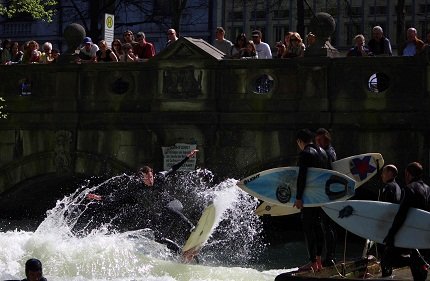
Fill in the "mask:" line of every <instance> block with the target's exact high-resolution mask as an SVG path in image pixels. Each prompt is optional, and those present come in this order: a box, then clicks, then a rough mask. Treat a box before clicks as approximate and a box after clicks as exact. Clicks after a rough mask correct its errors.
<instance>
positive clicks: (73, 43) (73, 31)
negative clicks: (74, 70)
mask: <svg viewBox="0 0 430 281" xmlns="http://www.w3.org/2000/svg"><path fill="white" fill-rule="evenodd" d="M63 34H64V39H65V40H66V42H67V50H66V52H64V53H63V54H61V55H60V57H59V59H58V62H59V63H74V62H75V59H76V56H77V54H76V53H75V50H76V49H78V48H79V46H80V45H81V43H82V41H83V40H84V37H85V35H86V32H85V28H84V27H83V26H82V25H80V24H78V23H72V24H69V25H68V26H67V27H66V28H65V29H64V33H63Z"/></svg>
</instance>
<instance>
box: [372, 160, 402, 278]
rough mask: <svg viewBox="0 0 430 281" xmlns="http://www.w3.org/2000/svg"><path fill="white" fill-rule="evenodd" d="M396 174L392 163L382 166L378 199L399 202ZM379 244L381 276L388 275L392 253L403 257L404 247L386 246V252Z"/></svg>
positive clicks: (400, 257)
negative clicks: (381, 184)
mask: <svg viewBox="0 0 430 281" xmlns="http://www.w3.org/2000/svg"><path fill="white" fill-rule="evenodd" d="M397 174H398V170H397V167H396V166H395V165H393V164H389V165H385V166H384V168H382V173H381V181H382V183H383V186H382V189H380V190H379V196H378V199H379V201H382V202H388V203H395V204H398V203H399V202H400V198H401V196H402V190H401V189H400V186H399V184H398V183H397V182H396V177H397ZM380 246H381V247H380V252H381V253H382V255H381V257H382V258H381V263H380V264H381V271H382V276H390V275H391V273H392V272H393V267H392V264H391V263H390V260H391V259H392V257H393V256H394V255H395V256H396V257H398V258H399V259H403V258H402V255H403V254H405V249H402V248H398V247H394V248H392V249H390V248H388V251H387V252H386V251H385V250H386V249H385V245H383V244H381V245H380ZM406 254H407V253H406ZM388 256H390V258H389V259H388V262H387V257H388Z"/></svg>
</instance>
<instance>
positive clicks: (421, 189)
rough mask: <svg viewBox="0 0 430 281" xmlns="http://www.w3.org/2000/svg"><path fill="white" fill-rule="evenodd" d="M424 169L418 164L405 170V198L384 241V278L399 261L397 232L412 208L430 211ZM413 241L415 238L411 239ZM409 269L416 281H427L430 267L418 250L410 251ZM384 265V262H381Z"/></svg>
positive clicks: (429, 192)
mask: <svg viewBox="0 0 430 281" xmlns="http://www.w3.org/2000/svg"><path fill="white" fill-rule="evenodd" d="M422 176H423V167H422V166H421V164H420V163H418V162H412V163H410V164H408V166H407V167H406V170H405V182H406V188H405V189H404V195H403V198H402V199H401V201H400V206H399V210H398V211H397V214H396V216H395V217H394V221H393V224H392V226H391V228H390V230H389V231H388V234H387V236H386V237H385V239H384V243H385V247H386V248H385V251H384V256H383V257H382V259H383V264H384V267H385V271H383V272H382V274H383V276H384V277H385V276H389V275H391V273H392V270H391V268H392V265H393V264H394V263H395V262H396V259H398V256H397V255H395V251H396V247H394V241H395V237H396V233H397V231H398V230H399V229H400V228H401V226H402V225H403V223H404V222H405V220H406V217H407V215H408V211H409V209H410V208H417V209H421V210H424V211H430V187H429V186H428V185H427V184H425V183H424V182H423V180H422ZM411 239H413V237H411ZM409 252H410V257H409V267H410V269H411V273H412V276H413V278H414V280H415V281H421V280H426V279H427V270H428V268H429V265H428V264H427V263H426V261H425V260H424V258H423V257H422V256H421V254H420V253H419V251H418V250H417V249H410V250H409ZM381 263H382V262H381Z"/></svg>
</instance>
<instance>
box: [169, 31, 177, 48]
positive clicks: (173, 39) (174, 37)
mask: <svg viewBox="0 0 430 281" xmlns="http://www.w3.org/2000/svg"><path fill="white" fill-rule="evenodd" d="M177 40H178V36H177V35H176V30H174V29H173V28H170V29H169V30H167V43H166V47H167V46H169V45H170V44H172V43H173V42H176V41H177Z"/></svg>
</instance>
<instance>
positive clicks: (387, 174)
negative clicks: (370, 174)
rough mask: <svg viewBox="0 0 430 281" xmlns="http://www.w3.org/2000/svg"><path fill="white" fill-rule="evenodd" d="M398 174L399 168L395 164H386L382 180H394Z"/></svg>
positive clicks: (384, 181) (385, 181)
mask: <svg viewBox="0 0 430 281" xmlns="http://www.w3.org/2000/svg"><path fill="white" fill-rule="evenodd" d="M397 174H398V170H397V167H396V166H394V165H393V164H389V165H386V166H385V167H384V168H383V169H382V174H381V179H382V182H383V183H387V182H390V181H392V180H393V179H395V178H396V177H397Z"/></svg>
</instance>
